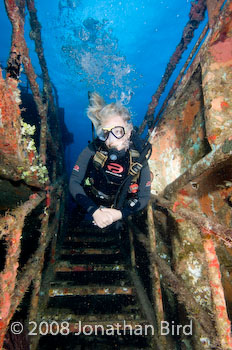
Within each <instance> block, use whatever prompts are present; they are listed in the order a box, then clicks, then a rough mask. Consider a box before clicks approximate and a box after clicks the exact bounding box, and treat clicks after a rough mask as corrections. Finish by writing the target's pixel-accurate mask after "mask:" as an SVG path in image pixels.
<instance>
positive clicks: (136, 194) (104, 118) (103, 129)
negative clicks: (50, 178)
mask: <svg viewBox="0 0 232 350" xmlns="http://www.w3.org/2000/svg"><path fill="white" fill-rule="evenodd" d="M89 102H90V103H89V106H88V108H87V116H88V118H89V119H90V120H91V121H92V123H93V126H94V128H95V131H96V134H97V138H96V139H95V140H94V141H93V142H92V143H91V144H89V145H88V146H87V147H86V148H85V149H84V150H83V151H82V152H81V154H80V155H79V157H78V159H77V161H76V164H75V166H74V168H73V170H72V174H71V177H70V182H69V190H70V192H71V194H72V196H73V198H74V199H75V201H76V202H77V204H78V205H79V206H81V207H82V208H83V209H84V210H85V212H86V216H85V220H88V221H91V222H92V223H93V224H94V225H96V226H97V227H99V228H101V229H103V228H105V227H108V226H109V225H111V224H113V223H116V222H117V223H120V222H121V219H124V218H126V217H128V216H129V215H132V214H134V213H136V212H138V211H140V210H142V209H143V208H144V207H145V206H146V205H147V203H148V201H149V198H150V188H151V180H150V170H149V166H148V163H147V154H148V151H147V149H148V148H149V149H150V148H151V146H150V144H149V147H148V148H147V149H146V150H145V149H144V145H143V142H142V140H141V139H140V138H139V137H138V136H137V134H136V133H135V131H134V130H133V126H132V123H131V122H130V118H131V117H130V113H129V111H128V109H127V108H125V107H124V106H123V105H122V104H119V103H110V104H106V103H105V101H104V100H103V98H102V97H101V96H100V95H98V94H97V93H95V92H94V93H92V94H91V95H90V98H89Z"/></svg>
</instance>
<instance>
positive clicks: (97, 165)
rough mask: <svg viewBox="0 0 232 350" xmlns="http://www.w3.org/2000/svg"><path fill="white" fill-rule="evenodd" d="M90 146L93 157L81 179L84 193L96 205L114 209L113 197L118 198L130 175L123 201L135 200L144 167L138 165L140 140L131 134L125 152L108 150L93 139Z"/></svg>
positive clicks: (100, 142)
mask: <svg viewBox="0 0 232 350" xmlns="http://www.w3.org/2000/svg"><path fill="white" fill-rule="evenodd" d="M92 145H93V147H94V150H95V154H94V155H93V157H92V158H91V159H90V161H89V164H88V168H87V171H86V176H85V179H84V184H83V185H84V189H85V191H86V193H87V194H88V195H89V196H90V197H91V198H92V199H93V200H94V201H95V202H98V204H99V205H106V206H113V205H114V202H115V198H116V197H119V196H120V193H119V191H120V189H121V187H122V184H123V183H124V182H125V181H126V180H127V178H128V176H130V181H129V185H128V188H127V189H126V192H127V193H126V199H128V200H135V199H136V197H137V193H138V189H139V185H138V182H139V176H140V171H141V169H142V167H143V164H141V163H139V162H137V160H138V159H139V157H140V155H141V152H142V151H143V143H142V140H141V139H140V138H139V137H138V136H137V135H136V134H134V133H133V134H132V137H131V143H130V147H129V149H128V150H127V151H125V150H122V151H118V150H116V149H108V148H107V146H106V145H105V143H104V142H103V141H101V140H99V139H95V140H94V142H93V144H92Z"/></svg>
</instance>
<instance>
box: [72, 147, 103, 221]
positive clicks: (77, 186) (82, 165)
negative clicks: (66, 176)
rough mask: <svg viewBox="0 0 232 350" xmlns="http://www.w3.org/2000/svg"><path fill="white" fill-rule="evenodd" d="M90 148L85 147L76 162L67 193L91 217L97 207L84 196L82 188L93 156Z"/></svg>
mask: <svg viewBox="0 0 232 350" xmlns="http://www.w3.org/2000/svg"><path fill="white" fill-rule="evenodd" d="M90 147H91V146H88V147H86V148H85V149H84V150H83V151H82V152H81V154H80V155H79V157H78V159H77V161H76V164H75V166H74V168H73V170H72V174H71V177H70V180H69V191H70V192H71V194H72V196H73V198H74V199H75V200H76V202H77V203H78V204H79V205H80V206H81V207H83V208H84V209H85V210H86V211H87V212H88V213H89V214H91V215H92V214H93V213H94V212H95V211H96V210H97V209H98V206H97V205H96V204H95V203H94V202H93V201H92V199H90V198H89V197H88V196H87V195H86V193H85V190H84V188H83V186H82V182H83V180H84V178H85V173H86V170H87V167H88V163H89V160H90V158H91V157H92V156H93V155H94V151H93V150H91V148H90Z"/></svg>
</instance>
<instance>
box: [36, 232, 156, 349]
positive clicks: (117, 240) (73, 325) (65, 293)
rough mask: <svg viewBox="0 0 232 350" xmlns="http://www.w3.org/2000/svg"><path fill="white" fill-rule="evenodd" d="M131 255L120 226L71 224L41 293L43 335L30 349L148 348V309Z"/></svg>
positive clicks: (150, 339)
mask: <svg viewBox="0 0 232 350" xmlns="http://www.w3.org/2000/svg"><path fill="white" fill-rule="evenodd" d="M130 257H131V247H130V240H129V236H128V232H126V231H124V230H122V231H120V233H118V232H116V231H113V230H107V229H105V230H99V229H97V228H95V227H91V229H90V228H85V227H83V228H82V229H81V228H75V229H73V228H70V229H69V231H68V232H67V235H66V237H65V238H64V240H63V243H62V246H61V247H60V249H59V255H58V258H57V259H56V263H55V264H54V266H55V267H54V274H53V277H52V279H51V278H49V277H48V274H47V277H46V278H45V282H44V286H43V288H42V290H41V292H40V315H39V318H38V320H37V322H38V324H41V327H40V329H41V333H42V335H43V334H46V336H43V337H41V338H40V342H39V346H38V347H35V346H34V348H37V349H38V350H45V349H47V348H48V347H50V346H52V347H53V348H54V349H57V350H58V349H59V350H61V349H69V348H70V349H72V350H73V349H82V350H83V349H92V346H93V348H94V349H98V348H99V349H100V348H101V349H108V348H109V349H112V348H115V349H149V348H151V343H153V341H154V339H153V338H154V337H153V336H152V327H151V326H150V325H152V324H153V326H154V322H155V320H154V316H153V311H152V307H151V305H150V302H149V300H148V297H147V295H146V293H145V290H144V288H143V286H142V284H141V281H140V279H139V277H138V275H137V273H136V272H135V271H132V270H133V269H132V265H131V259H130ZM144 304H146V307H145V308H144ZM146 325H147V326H146ZM146 327H147V328H146ZM58 330H59V332H58ZM60 333H61V334H60ZM62 333H63V334H62ZM40 335H41V334H40ZM53 335H56V336H55V337H54V336H53ZM33 341H35V339H34V340H33ZM37 341H38V340H37ZM153 349H154V347H153Z"/></svg>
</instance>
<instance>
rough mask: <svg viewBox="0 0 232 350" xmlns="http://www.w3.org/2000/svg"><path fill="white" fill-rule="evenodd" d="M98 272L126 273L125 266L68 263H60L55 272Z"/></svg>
mask: <svg viewBox="0 0 232 350" xmlns="http://www.w3.org/2000/svg"><path fill="white" fill-rule="evenodd" d="M88 271H90V272H95V271H96V272H98V271H112V272H114V271H122V272H124V271H126V266H125V265H124V264H94V265H91V264H71V263H70V262H68V261H59V262H58V263H57V265H56V267H55V272H88Z"/></svg>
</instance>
